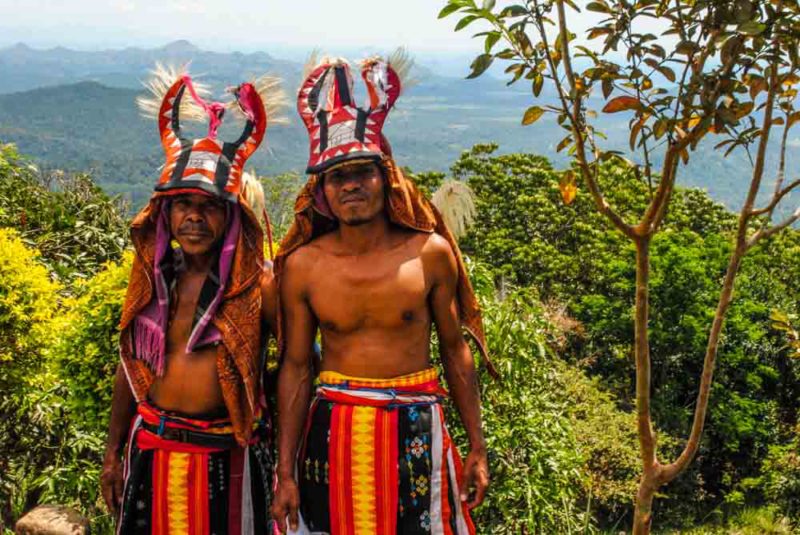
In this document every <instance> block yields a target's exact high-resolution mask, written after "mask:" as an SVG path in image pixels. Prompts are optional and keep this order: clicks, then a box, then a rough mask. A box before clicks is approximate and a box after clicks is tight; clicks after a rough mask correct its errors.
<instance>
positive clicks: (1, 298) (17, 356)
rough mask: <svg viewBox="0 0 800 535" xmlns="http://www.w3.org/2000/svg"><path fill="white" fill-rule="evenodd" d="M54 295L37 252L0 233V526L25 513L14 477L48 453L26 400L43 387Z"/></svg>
mask: <svg viewBox="0 0 800 535" xmlns="http://www.w3.org/2000/svg"><path fill="white" fill-rule="evenodd" d="M59 289H60V287H59V285H58V284H56V283H54V282H52V281H51V280H50V276H49V274H48V272H47V270H46V269H45V267H44V266H42V265H41V263H40V256H39V254H38V252H37V251H36V250H34V249H31V248H29V247H27V246H26V245H25V244H24V243H23V242H22V240H21V239H20V237H19V235H18V233H17V232H16V231H14V230H11V229H4V228H0V392H2V393H3V395H2V399H0V504H2V505H0V507H2V509H1V510H0V523H1V522H4V521H5V522H7V521H9V518H10V517H11V515H12V514H13V513H14V512H15V511H16V512H18V511H19V510H21V509H22V508H24V507H25V505H26V501H27V497H28V495H27V493H24V492H19V491H20V483H19V479H20V477H19V476H20V474H27V473H30V471H32V470H35V469H36V467H37V466H39V465H40V463H41V462H42V458H43V457H46V456H47V453H48V452H47V449H46V448H47V445H48V442H47V440H45V439H46V437H47V436H48V434H47V432H46V431H47V418H46V415H45V414H43V413H42V411H40V410H37V409H38V406H37V405H36V404H35V403H33V404H32V403H31V400H32V399H35V396H41V392H42V391H44V390H47V387H48V386H49V385H48V384H47V381H46V380H44V378H43V370H44V366H43V364H44V355H43V352H42V346H43V345H44V342H45V341H46V340H48V339H49V338H50V336H51V330H50V325H51V321H52V318H53V316H54V315H55V314H56V309H57V306H58V291H59ZM31 405H32V406H31ZM12 496H13V498H14V501H13V502H12Z"/></svg>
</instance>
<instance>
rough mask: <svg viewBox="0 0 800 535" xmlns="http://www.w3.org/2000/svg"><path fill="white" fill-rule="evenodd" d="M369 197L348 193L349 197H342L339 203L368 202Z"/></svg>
mask: <svg viewBox="0 0 800 535" xmlns="http://www.w3.org/2000/svg"><path fill="white" fill-rule="evenodd" d="M366 200H367V196H366V195H364V194H363V193H348V194H347V195H342V196H341V197H339V202H343V203H344V202H347V201H366Z"/></svg>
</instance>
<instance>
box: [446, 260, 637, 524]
mask: <svg viewBox="0 0 800 535" xmlns="http://www.w3.org/2000/svg"><path fill="white" fill-rule="evenodd" d="M468 266H469V269H470V273H471V278H472V281H473V284H474V286H475V289H476V292H477V293H478V295H479V298H480V300H481V303H482V307H483V312H484V324H485V328H486V335H487V341H488V344H489V348H490V350H491V352H492V358H493V361H494V363H495V365H496V367H497V368H498V370H499V371H500V373H501V375H502V379H501V380H500V381H494V380H492V379H491V378H490V377H489V376H488V375H487V374H486V373H483V374H482V378H481V392H482V398H483V418H484V424H485V428H486V437H487V443H488V446H489V461H490V468H491V471H492V473H491V477H492V486H491V489H490V492H489V495H488V497H487V500H486V502H485V504H484V505H483V506H482V507H481V508H479V509H478V510H477V511H476V521H477V523H478V524H479V525H480V526H481V530H482V532H486V533H515V534H516V533H568V532H585V531H587V530H593V529H594V528H593V526H592V523H593V519H592V518H591V516H590V515H588V514H587V513H588V512H592V513H599V514H598V515H597V517H598V518H599V519H600V520H601V521H602V522H603V523H609V522H611V521H617V520H619V518H620V517H622V516H623V515H625V514H627V513H628V512H629V511H630V510H631V503H632V496H633V492H634V490H635V483H636V474H637V470H638V463H639V456H638V450H637V448H636V434H635V433H636V432H635V422H634V417H633V415H632V414H630V413H626V412H623V411H620V410H619V409H618V408H617V406H616V402H615V400H614V397H613V395H612V394H611V393H608V392H605V391H604V390H603V389H602V388H601V387H600V385H599V382H598V381H597V380H592V379H589V378H588V377H587V376H586V374H585V373H584V372H583V371H582V370H580V369H578V368H576V367H575V366H574V365H571V364H568V363H566V362H564V361H562V360H560V359H559V358H558V357H557V355H556V354H555V351H554V348H556V345H557V343H558V340H559V339H560V337H561V336H562V334H563V333H562V332H561V330H560V326H559V325H560V324H568V323H569V322H565V321H562V322H560V323H559V322H556V321H554V320H553V318H552V314H550V312H549V311H547V310H546V309H545V308H544V307H543V306H542V305H541V304H540V303H539V301H538V299H537V297H536V295H535V293H533V292H532V291H531V290H530V289H524V290H514V289H511V290H510V291H509V292H508V293H507V295H506V296H505V297H504V298H499V297H497V296H496V295H495V291H494V286H493V282H492V274H491V273H490V271H489V269H488V268H487V267H486V266H484V265H482V264H476V263H473V262H469V263H468ZM454 418H457V416H456V415H455V414H452V416H451V421H455V420H453V419H454ZM453 430H454V435H455V436H456V437H457V440H458V441H459V443H460V444H461V447H462V452H463V451H465V449H464V447H465V446H466V441H465V439H464V436H463V432H462V431H461V429H460V427H458V426H453Z"/></svg>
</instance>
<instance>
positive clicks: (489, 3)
mask: <svg viewBox="0 0 800 535" xmlns="http://www.w3.org/2000/svg"><path fill="white" fill-rule="evenodd" d="M495 3H496V0H483V9H485V10H486V11H491V10H493V9H494V5H495Z"/></svg>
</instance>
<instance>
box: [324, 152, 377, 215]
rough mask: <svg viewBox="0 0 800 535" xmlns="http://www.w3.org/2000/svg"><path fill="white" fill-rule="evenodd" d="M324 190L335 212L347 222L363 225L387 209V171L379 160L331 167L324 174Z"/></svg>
mask: <svg viewBox="0 0 800 535" xmlns="http://www.w3.org/2000/svg"><path fill="white" fill-rule="evenodd" d="M323 190H324V192H325V199H326V200H327V201H328V206H330V208H331V211H332V212H333V215H334V216H335V217H336V219H338V220H339V221H340V222H341V223H343V224H345V225H353V226H355V225H363V224H364V223H368V222H370V221H372V220H373V219H375V217H376V216H377V215H378V214H380V213H381V212H382V211H383V203H384V199H383V174H382V173H381V170H380V168H379V167H378V166H377V164H375V163H372V162H368V163H359V164H354V165H347V166H342V167H337V168H335V169H333V170H331V171H328V172H327V173H325V174H324V175H323Z"/></svg>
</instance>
